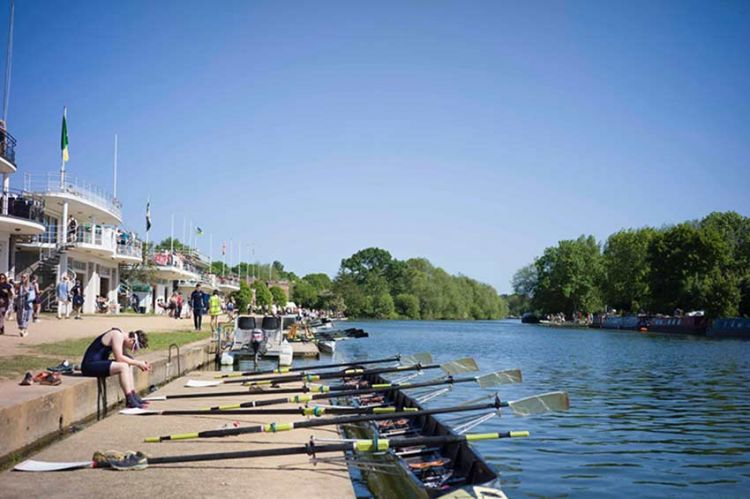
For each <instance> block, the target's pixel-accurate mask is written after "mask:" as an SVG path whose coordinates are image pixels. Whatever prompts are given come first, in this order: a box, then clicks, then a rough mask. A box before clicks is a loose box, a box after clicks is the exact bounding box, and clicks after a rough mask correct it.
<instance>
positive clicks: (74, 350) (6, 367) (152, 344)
mask: <svg viewBox="0 0 750 499" xmlns="http://www.w3.org/2000/svg"><path fill="white" fill-rule="evenodd" d="M210 336H211V333H210V332H208V331H205V332H204V331H201V332H196V331H191V330H181V331H164V332H153V333H149V334H148V349H147V350H142V352H143V353H148V352H157V351H160V350H167V349H169V345H171V344H173V343H175V344H177V345H178V346H182V345H187V344H188V343H194V342H196V341H200V340H204V339H206V338H208V337H210ZM93 338H95V336H92V337H91V338H79V339H76V340H64V341H56V342H54V343H41V344H39V345H33V346H31V347H30V348H29V349H30V350H31V351H33V352H35V353H37V354H38V355H33V354H30V355H14V356H11V357H4V358H3V359H2V362H0V378H2V379H12V378H15V377H18V376H19V375H23V374H24V373H25V372H26V371H41V370H44V369H47V368H48V367H54V366H56V365H58V364H59V363H60V362H62V361H63V360H65V359H68V360H69V361H70V363H71V364H78V363H80V362H81V360H82V359H83V354H84V352H86V349H87V348H88V346H89V345H90V344H91V341H92V340H93Z"/></svg>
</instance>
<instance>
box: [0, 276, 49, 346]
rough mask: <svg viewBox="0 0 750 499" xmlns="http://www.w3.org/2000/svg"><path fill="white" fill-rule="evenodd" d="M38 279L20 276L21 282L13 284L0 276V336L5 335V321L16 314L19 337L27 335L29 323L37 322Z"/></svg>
mask: <svg viewBox="0 0 750 499" xmlns="http://www.w3.org/2000/svg"><path fill="white" fill-rule="evenodd" d="M39 295H40V290H39V278H38V277H37V276H31V277H29V274H21V280H20V281H18V282H15V283H14V282H13V281H12V280H10V279H8V276H7V275H5V274H0V334H5V320H6V319H8V318H10V316H11V314H12V313H13V311H15V312H16V321H17V322H18V330H19V334H20V335H21V337H24V336H26V335H28V329H29V323H30V322H32V321H33V322H37V321H38V320H39V310H40V309H41V303H40V301H39Z"/></svg>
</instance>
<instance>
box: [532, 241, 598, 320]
mask: <svg viewBox="0 0 750 499" xmlns="http://www.w3.org/2000/svg"><path fill="white" fill-rule="evenodd" d="M535 265H536V268H537V276H538V283H537V286H536V289H535V290H534V298H533V303H534V306H535V307H537V308H539V309H541V310H544V311H547V312H564V313H566V314H568V315H569V316H573V315H574V314H575V313H576V312H583V313H587V312H594V311H597V310H599V309H600V308H601V306H602V302H601V293H600V285H601V280H602V279H601V276H602V261H601V253H600V250H599V245H598V244H597V242H596V240H595V239H594V237H593V236H588V237H585V236H581V237H579V238H578V239H576V240H566V241H560V243H559V244H558V245H557V246H556V247H550V248H547V249H546V250H544V254H543V255H542V256H541V257H540V258H538V259H537V260H536V262H535Z"/></svg>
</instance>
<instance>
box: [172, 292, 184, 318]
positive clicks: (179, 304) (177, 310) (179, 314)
mask: <svg viewBox="0 0 750 499" xmlns="http://www.w3.org/2000/svg"><path fill="white" fill-rule="evenodd" d="M175 298H176V300H177V308H175V311H174V318H175V319H182V306H183V305H184V304H185V302H184V300H183V298H182V291H178V292H177V296H176V297H175Z"/></svg>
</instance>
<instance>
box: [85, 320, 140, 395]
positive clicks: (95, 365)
mask: <svg viewBox="0 0 750 499" xmlns="http://www.w3.org/2000/svg"><path fill="white" fill-rule="evenodd" d="M141 348H148V337H147V335H146V333H145V332H144V331H141V330H138V331H131V332H129V333H127V334H126V333H123V332H122V330H121V329H119V328H116V327H113V328H112V329H110V330H108V331H106V332H104V333H102V334H101V335H99V336H98V337H97V338H96V339H95V340H94V341H93V342H92V343H91V345H89V347H88V348H87V349H86V353H85V354H84V355H83V360H82V361H81V374H83V375H84V376H89V377H92V378H102V377H107V376H112V375H115V374H117V375H118V376H119V378H120V387H121V388H122V392H123V393H124V394H125V404H126V405H127V407H128V408H138V409H143V408H145V407H146V406H147V405H148V404H147V403H146V402H144V401H143V400H142V399H141V398H140V397H138V395H137V394H136V393H135V384H134V383H133V371H132V370H131V369H130V366H136V367H137V368H138V369H140V370H141V371H143V372H148V371H151V366H150V365H149V363H148V362H146V361H144V360H137V359H134V358H132V357H130V356H129V355H127V354H126V353H125V351H126V350H127V349H130V350H131V351H132V352H136V351H138V350H140V349H141ZM110 354H113V355H114V360H111V359H110V358H109V356H110Z"/></svg>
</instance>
